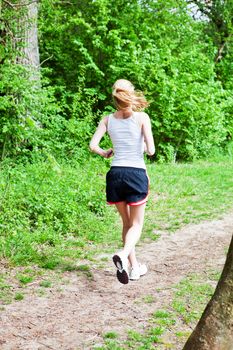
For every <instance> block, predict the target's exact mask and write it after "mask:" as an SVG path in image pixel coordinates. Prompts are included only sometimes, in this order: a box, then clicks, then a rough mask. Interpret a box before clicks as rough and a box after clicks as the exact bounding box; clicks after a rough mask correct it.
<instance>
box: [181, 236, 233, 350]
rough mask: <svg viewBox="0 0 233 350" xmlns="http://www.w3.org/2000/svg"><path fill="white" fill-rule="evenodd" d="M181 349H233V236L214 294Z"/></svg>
mask: <svg viewBox="0 0 233 350" xmlns="http://www.w3.org/2000/svg"><path fill="white" fill-rule="evenodd" d="M183 350H233V236H232V239H231V243H230V247H229V250H228V254H227V259H226V263H225V266H224V268H223V272H222V275H221V277H220V280H219V282H218V284H217V287H216V290H215V292H214V295H213V297H212V298H211V300H210V302H209V303H208V304H207V306H206V309H205V310H204V313H203V315H202V317H201V319H200V320H199V322H198V324H197V326H196V328H195V329H194V331H193V333H192V334H191V336H190V337H189V339H188V340H187V342H186V344H185V346H184V348H183Z"/></svg>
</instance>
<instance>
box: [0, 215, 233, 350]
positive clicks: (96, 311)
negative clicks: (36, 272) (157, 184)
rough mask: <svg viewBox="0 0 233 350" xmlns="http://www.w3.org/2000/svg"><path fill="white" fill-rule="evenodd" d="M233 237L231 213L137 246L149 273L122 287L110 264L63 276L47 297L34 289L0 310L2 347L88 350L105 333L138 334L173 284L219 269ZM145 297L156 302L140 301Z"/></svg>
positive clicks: (11, 349) (13, 349)
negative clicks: (89, 274)
mask: <svg viewBox="0 0 233 350" xmlns="http://www.w3.org/2000/svg"><path fill="white" fill-rule="evenodd" d="M232 233H233V215H232V213H230V214H227V215H225V216H224V217H223V218H222V219H220V220H215V221H208V222H204V223H201V224H198V225H188V226H186V227H184V228H183V229H181V230H179V231H177V232H176V233H174V234H172V235H169V234H166V233H164V234H162V236H161V238H160V239H159V240H158V241H156V242H153V243H150V244H144V245H141V246H139V248H138V254H139V257H140V258H141V259H142V260H143V261H145V262H146V263H147V264H148V266H149V273H148V274H147V275H146V276H144V277H143V278H141V279H140V280H139V281H137V282H131V283H129V284H128V285H126V286H124V285H121V284H120V283H119V282H118V281H117V280H116V278H115V269H114V267H113V266H112V263H111V261H109V262H107V263H106V267H105V268H100V269H98V267H97V266H98V265H94V264H93V265H92V267H91V271H92V273H93V275H94V278H93V279H88V278H86V277H84V276H77V272H70V273H66V277H67V278H69V284H67V285H65V286H64V285H63V289H62V290H61V289H60V290H58V288H51V289H50V290H49V291H48V293H47V295H46V296H38V295H36V293H34V292H33V286H32V287H30V288H31V293H29V294H28V295H27V296H26V298H25V299H24V300H23V301H21V302H13V303H12V304H10V305H7V306H6V307H5V310H4V311H1V312H0V349H1V350H47V349H54V350H78V349H85V350H86V349H93V346H94V344H102V343H103V341H102V337H101V334H103V333H106V332H108V331H115V332H117V333H118V334H121V335H122V336H123V337H124V336H126V334H127V330H128V329H132V328H133V329H135V330H137V329H138V330H142V329H143V327H145V325H146V324H147V320H148V319H149V317H150V315H151V313H153V312H154V311H155V310H156V309H158V308H161V307H162V306H164V305H167V304H168V303H169V301H170V300H171V297H172V290H171V287H172V285H174V284H175V283H178V282H179V281H180V280H181V279H182V278H183V277H185V276H186V275H187V274H188V273H192V272H197V273H198V272H203V271H205V270H209V269H211V268H213V269H215V270H216V269H217V270H220V269H221V268H222V265H223V264H224V261H225V251H224V250H225V249H226V248H227V247H228V245H229V243H230V239H231V235H232ZM109 258H110V257H109ZM109 260H110V259H109ZM34 288H35V287H34ZM148 295H153V296H154V302H153V303H150V304H148V303H145V302H144V303H142V300H143V298H145V297H146V296H148ZM140 301H141V302H140ZM176 350H179V349H176Z"/></svg>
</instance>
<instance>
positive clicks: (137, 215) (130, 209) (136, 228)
mask: <svg viewBox="0 0 233 350" xmlns="http://www.w3.org/2000/svg"><path fill="white" fill-rule="evenodd" d="M145 206H146V204H142V205H139V206H128V205H127V204H126V202H121V203H118V204H116V207H117V210H118V211H119V213H120V215H121V218H122V222H123V230H122V239H123V243H124V248H123V253H124V254H125V255H126V256H127V257H128V258H129V262H130V264H131V266H132V267H134V268H137V267H138V262H137V259H136V254H135V245H136V243H137V242H138V240H139V238H140V236H141V232H142V227H143V222H144V212H145Z"/></svg>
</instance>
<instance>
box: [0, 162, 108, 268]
mask: <svg viewBox="0 0 233 350" xmlns="http://www.w3.org/2000/svg"><path fill="white" fill-rule="evenodd" d="M96 167H98V170H96ZM105 172H106V167H105V164H104V163H99V162H98V163H96V161H95V159H93V160H92V161H91V162H90V164H87V165H86V166H85V168H82V166H80V165H78V164H76V165H75V170H74V164H73V165H69V164H66V165H60V164H58V163H55V164H53V163H51V162H49V161H47V162H41V163H37V164H26V165H18V166H17V168H12V167H10V166H8V167H7V166H6V167H5V170H4V171H2V174H1V179H0V196H1V198H2V200H1V223H0V230H1V232H0V251H1V256H5V257H9V258H10V259H11V260H12V261H14V262H15V263H24V262H25V261H27V262H32V261H34V262H37V263H38V264H40V265H41V266H43V267H45V268H50V269H53V268H55V267H57V266H58V265H59V264H60V261H61V258H62V257H63V256H69V257H73V258H75V257H80V256H82V257H85V254H87V249H88V244H90V246H91V245H92V244H96V243H98V242H99V243H100V242H102V241H103V239H105V234H106V231H107V230H108V228H107V227H106V220H110V222H111V220H112V219H110V218H112V217H113V213H112V211H111V210H110V208H109V210H106V208H105V207H106V202H105V181H104V176H105ZM106 211H107V213H106ZM109 239H111V236H110V235H109ZM84 245H85V246H86V249H85V250H83V246H84Z"/></svg>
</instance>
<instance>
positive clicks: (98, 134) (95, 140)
mask: <svg viewBox="0 0 233 350" xmlns="http://www.w3.org/2000/svg"><path fill="white" fill-rule="evenodd" d="M107 122H108V117H105V118H103V119H102V120H101V121H100V123H99V125H98V127H97V129H96V131H95V133H94V135H93V136H92V139H91V142H90V144H89V147H90V150H91V151H92V152H94V153H96V154H99V155H100V156H102V157H104V158H109V157H111V156H112V154H113V150H112V149H111V148H110V149H108V150H107V151H105V150H103V149H102V148H100V147H99V143H100V141H101V139H102V137H103V136H104V134H105V133H106V131H107Z"/></svg>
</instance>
